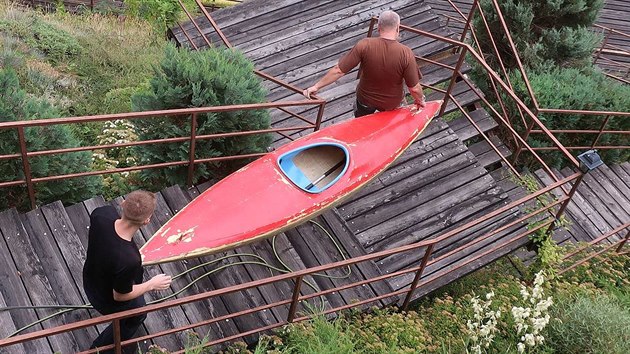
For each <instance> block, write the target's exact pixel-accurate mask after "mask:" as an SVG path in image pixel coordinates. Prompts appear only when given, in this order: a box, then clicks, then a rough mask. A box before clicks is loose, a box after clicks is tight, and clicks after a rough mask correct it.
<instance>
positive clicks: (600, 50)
mask: <svg viewBox="0 0 630 354" xmlns="http://www.w3.org/2000/svg"><path fill="white" fill-rule="evenodd" d="M607 32H608V33H606V36H605V37H604V40H603V41H602V46H601V47H600V48H599V51H597V56H595V60H593V64H597V61H598V60H599V57H600V56H601V55H602V52H603V51H604V48H605V47H606V45H607V44H608V39H609V38H610V35H611V34H612V28H609V29H608V31H607Z"/></svg>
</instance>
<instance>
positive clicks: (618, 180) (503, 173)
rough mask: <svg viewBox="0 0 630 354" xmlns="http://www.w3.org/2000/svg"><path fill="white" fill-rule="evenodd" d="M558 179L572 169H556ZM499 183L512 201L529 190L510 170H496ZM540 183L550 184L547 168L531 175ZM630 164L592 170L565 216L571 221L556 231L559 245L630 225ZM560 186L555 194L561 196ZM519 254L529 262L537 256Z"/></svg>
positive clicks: (618, 236) (593, 238)
mask: <svg viewBox="0 0 630 354" xmlns="http://www.w3.org/2000/svg"><path fill="white" fill-rule="evenodd" d="M552 171H553V172H554V173H555V174H556V176H557V177H558V178H562V177H566V176H569V175H571V174H573V173H574V171H573V170H571V169H570V168H564V169H562V170H560V171H558V170H555V169H554V170H552ZM492 176H493V177H494V179H495V180H496V181H497V184H498V185H499V186H500V187H501V188H502V189H503V190H504V191H505V192H506V193H508V195H509V196H510V199H511V200H518V199H519V198H522V197H523V196H525V194H526V193H527V192H526V191H525V190H524V189H523V188H522V187H520V186H518V185H516V184H515V183H514V182H513V179H511V178H510V177H509V176H510V173H509V172H508V170H506V169H499V170H496V171H494V172H492ZM531 176H532V177H534V179H535V180H536V182H537V183H538V185H539V186H548V185H550V184H551V183H552V178H551V176H549V174H548V173H546V172H545V171H543V170H537V171H536V172H535V173H534V174H532V175H531ZM628 181H630V163H628V162H625V163H622V164H617V165H612V166H610V167H609V166H607V165H602V166H600V167H598V168H597V169H595V170H593V171H591V172H589V173H588V174H587V175H586V176H585V177H584V180H583V181H582V183H581V184H580V185H579V187H578V189H577V192H576V194H575V196H574V197H573V199H572V201H571V202H570V203H569V205H568V206H567V209H566V211H565V214H564V219H565V220H566V221H567V224H566V225H565V226H563V227H558V228H556V229H555V230H554V235H553V238H554V240H555V241H556V243H558V244H564V243H566V242H572V243H580V242H591V241H593V240H595V239H597V238H598V237H600V236H602V235H604V234H607V233H610V232H611V231H613V230H615V229H617V228H619V227H621V226H623V225H628V224H630V182H628ZM562 193H563V192H562V191H561V190H560V189H557V190H555V191H554V195H556V196H560V195H561V194H562ZM627 232H630V231H629V229H627V228H626V229H625V230H622V231H620V232H619V233H617V234H616V235H614V236H613V237H611V238H609V239H607V240H604V242H605V243H606V242H607V243H611V242H614V241H616V240H619V239H620V238H623V237H625V235H627ZM516 255H517V256H518V257H519V258H521V259H522V260H524V261H526V262H528V261H530V260H532V259H533V258H534V257H535V253H534V252H527V251H525V250H519V252H517V253H516Z"/></svg>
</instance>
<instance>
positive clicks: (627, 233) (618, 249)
mask: <svg viewBox="0 0 630 354" xmlns="http://www.w3.org/2000/svg"><path fill="white" fill-rule="evenodd" d="M628 239H630V230H627V231H626V238H624V239H623V241H621V244H619V247H617V249H616V250H615V252H617V253H619V252H621V249H622V248H623V246H624V245H625V244H626V243H627V242H628Z"/></svg>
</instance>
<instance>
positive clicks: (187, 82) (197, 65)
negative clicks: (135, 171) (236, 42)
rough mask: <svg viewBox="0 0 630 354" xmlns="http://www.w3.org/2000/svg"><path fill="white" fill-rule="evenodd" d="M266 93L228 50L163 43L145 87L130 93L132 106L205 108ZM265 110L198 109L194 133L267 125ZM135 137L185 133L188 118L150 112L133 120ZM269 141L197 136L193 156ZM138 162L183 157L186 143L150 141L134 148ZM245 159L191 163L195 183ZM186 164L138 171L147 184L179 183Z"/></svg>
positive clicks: (258, 147)
mask: <svg viewBox="0 0 630 354" xmlns="http://www.w3.org/2000/svg"><path fill="white" fill-rule="evenodd" d="M265 97H266V92H265V90H264V89H263V87H262V85H261V81H260V79H259V78H258V77H256V76H255V74H254V73H253V64H252V63H251V62H250V61H249V60H247V59H246V58H245V56H244V55H243V54H242V53H240V52H238V51H236V50H233V49H220V48H211V49H208V50H204V51H189V50H187V49H177V48H175V47H174V46H172V45H171V46H168V47H167V49H166V51H165V56H164V59H163V60H162V62H161V64H160V66H159V67H156V68H155V73H154V77H153V78H152V79H151V84H150V89H149V90H148V91H147V92H142V93H138V94H136V95H134V96H133V97H132V105H133V108H134V110H136V111H148V110H164V109H175V108H190V107H209V106H221V105H237V104H247V103H260V102H264V101H265ZM269 126H270V117H269V113H268V112H267V111H266V110H239V111H231V112H217V113H208V114H199V115H198V116H197V135H205V134H214V133H227V132H237V131H250V130H259V129H268V128H269ZM135 127H136V133H137V135H138V138H139V139H140V140H149V139H160V138H166V137H182V136H189V135H190V117H161V118H160V117H155V118H152V119H144V120H142V121H138V122H135ZM270 143H271V137H270V135H268V134H263V135H261V134H256V135H247V136H238V137H231V138H221V139H211V140H199V141H197V144H196V149H195V152H196V158H207V157H216V156H230V155H242V154H250V153H260V152H265V151H266V148H267V147H268V146H269V144H270ZM137 154H138V157H139V160H140V164H143V165H144V164H152V163H160V162H166V161H185V160H188V158H189V157H188V154H189V144H188V143H177V144H153V145H150V146H142V147H141V148H139V149H138V150H137ZM246 162H247V161H243V160H236V161H235V162H223V163H216V164H212V165H208V164H200V165H197V166H195V175H194V180H195V182H197V181H200V180H205V179H209V178H221V177H224V176H225V175H226V174H228V173H230V172H232V171H233V170H235V169H236V168H238V167H240V166H242V165H243V164H244V163H246ZM187 169H188V167H187V166H185V165H184V166H179V167H171V168H166V169H156V170H149V171H146V172H144V173H143V177H144V179H145V181H147V182H148V183H150V184H153V185H155V184H156V183H158V184H164V183H166V184H184V183H185V182H186V177H187Z"/></svg>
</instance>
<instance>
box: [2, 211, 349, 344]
mask: <svg viewBox="0 0 630 354" xmlns="http://www.w3.org/2000/svg"><path fill="white" fill-rule="evenodd" d="M310 222H311V223H313V224H315V225H316V226H317V227H319V228H320V229H321V230H322V231H323V232H324V233H325V234H326V236H327V237H328V238H329V239H330V240H331V241H332V243H333V244H334V245H335V248H336V249H337V251H338V252H339V254H340V255H341V258H342V259H343V260H346V259H347V257H346V255H345V254H344V252H343V249H342V247H341V246H340V245H339V243H338V242H337V240H335V238H334V237H333V235H331V234H330V232H328V230H326V228H324V227H323V226H322V225H321V224H319V223H318V222H316V221H313V220H310ZM271 248H272V250H273V254H274V256H275V257H276V260H277V261H278V263H280V264H281V265H282V267H284V269H282V268H278V267H276V266H274V265H272V264H270V263H269V262H267V261H266V260H265V259H264V258H262V257H261V256H259V255H256V254H253V253H235V254H231V255H227V256H223V257H220V258H217V259H213V260H212V261H208V262H204V263H201V264H198V265H196V266H194V267H191V268H189V269H186V270H185V271H183V272H181V273H179V274H176V275H174V276H173V278H172V279H173V280H175V279H177V278H180V277H182V276H184V275H186V274H188V273H190V272H192V271H194V270H196V269H199V268H202V267H205V266H209V265H212V264H215V263H218V262H221V261H224V260H226V259H230V258H233V257H252V258H254V259H255V260H251V261H240V262H233V263H228V264H225V265H223V266H220V267H218V268H215V269H213V270H211V271H208V272H205V273H203V274H202V275H200V276H198V277H196V278H195V279H193V280H192V281H190V283H188V284H187V285H186V286H184V287H183V288H181V289H179V290H178V291H176V292H174V293H172V294H170V295H167V296H164V297H161V298H158V299H155V300H153V301H149V302H147V304H148V305H150V304H156V303H160V302H163V301H166V300H168V299H171V298H174V297H176V296H177V295H179V294H181V293H183V292H184V291H186V290H187V289H188V288H190V287H191V286H193V285H194V284H195V283H197V282H198V281H200V280H201V279H203V278H205V277H207V276H210V275H212V274H214V273H216V272H218V271H221V270H223V269H226V268H228V267H232V266H236V265H259V266H262V267H266V268H268V269H269V270H270V272H271V274H272V275H273V271H274V270H275V271H277V272H279V273H281V274H284V273H290V272H293V270H292V269H291V268H290V267H289V266H288V265H287V264H286V263H285V262H284V261H283V260H282V258H281V257H280V255H279V254H278V251H277V249H276V236H274V237H273V239H272V241H271ZM351 274H352V269H351V268H350V266H347V269H346V272H345V273H344V274H342V275H338V276H334V275H328V274H322V273H313V276H318V277H322V278H328V279H346V278H348V277H350V275H351ZM303 281H304V283H306V284H307V285H308V286H309V287H310V288H311V289H313V290H314V291H317V290H318V288H317V285H315V284H313V283H311V282H309V281H307V280H303ZM320 300H321V301H322V306H323V304H324V301H325V300H324V296H323V295H321V296H320ZM93 308H94V307H93V306H92V305H91V304H83V305H32V306H7V307H0V312H5V311H14V310H37V309H61V311H57V312H55V313H52V314H50V315H48V316H45V317H43V318H41V319H39V320H37V321H34V322H31V323H29V324H27V325H25V326H24V327H21V328H19V329H17V330H16V331H15V332H13V333H11V334H9V335H8V336H7V338H11V337H14V336H16V335H18V334H20V333H21V332H23V331H25V330H27V329H29V328H31V327H33V326H36V325H38V324H41V323H43V322H45V321H48V320H49V319H51V318H54V317H56V316H59V315H62V314H64V313H68V312H71V311H74V310H81V309H84V310H89V309H93Z"/></svg>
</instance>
